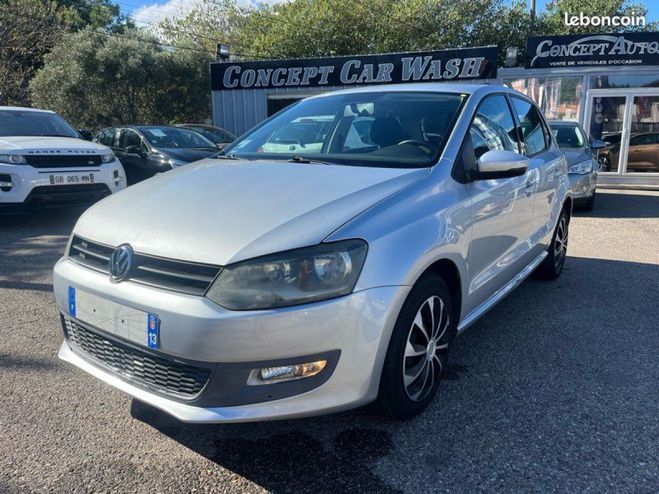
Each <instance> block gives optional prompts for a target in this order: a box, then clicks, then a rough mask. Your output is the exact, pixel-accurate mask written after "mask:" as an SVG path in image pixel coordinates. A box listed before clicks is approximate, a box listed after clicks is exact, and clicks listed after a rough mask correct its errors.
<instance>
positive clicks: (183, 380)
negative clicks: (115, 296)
mask: <svg viewBox="0 0 659 494" xmlns="http://www.w3.org/2000/svg"><path fill="white" fill-rule="evenodd" d="M62 321H63V326H64V335H65V336H66V339H67V341H68V342H69V343H71V344H72V346H73V347H74V348H75V349H78V350H79V351H81V352H83V353H84V354H85V355H87V356H88V357H91V358H92V359H93V360H95V361H96V362H98V363H100V364H102V366H103V367H105V368H107V369H108V370H111V371H112V372H115V373H117V374H119V375H121V376H122V377H124V378H126V379H128V380H131V381H135V382H136V383H138V384H142V385H144V386H146V387H149V388H153V389H155V390H157V391H161V392H164V393H168V394H174V395H178V396H181V397H184V398H193V397H195V396H196V395H198V394H199V393H200V392H201V390H202V389H204V386H206V383H207V382H208V379H209V378H210V373H211V369H210V368H207V367H198V366H194V365H189V364H184V363H182V362H178V361H174V360H170V359H168V358H163V357H160V356H157V355H155V354H153V353H149V352H146V351H143V350H140V349H138V348H135V347H133V346H131V345H128V344H124V343H121V342H119V341H118V340H115V339H114V338H108V337H106V336H103V335H102V334H101V333H100V332H97V331H96V330H92V329H90V328H89V327H87V326H86V325H84V324H83V323H81V322H79V321H75V320H73V319H71V318H69V317H65V316H62Z"/></svg>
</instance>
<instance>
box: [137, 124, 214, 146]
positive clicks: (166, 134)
mask: <svg viewBox="0 0 659 494" xmlns="http://www.w3.org/2000/svg"><path fill="white" fill-rule="evenodd" d="M139 130H141V131H142V134H144V137H145V138H146V140H147V141H149V144H151V146H153V147H154V148H156V149H171V148H179V149H185V148H214V147H215V144H213V143H212V142H211V141H209V140H208V139H206V138H205V137H204V136H202V135H201V134H199V133H198V132H195V131H194V130H188V129H181V128H178V127H142V128H140V129H139Z"/></svg>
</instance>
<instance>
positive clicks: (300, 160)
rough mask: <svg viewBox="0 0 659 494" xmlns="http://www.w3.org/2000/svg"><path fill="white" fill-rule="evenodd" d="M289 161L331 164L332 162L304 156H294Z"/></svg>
mask: <svg viewBox="0 0 659 494" xmlns="http://www.w3.org/2000/svg"><path fill="white" fill-rule="evenodd" d="M288 162H289V163H305V164H308V165H331V164H332V163H328V162H327V161H320V160H312V159H309V158H305V157H304V156H292V157H291V158H290V159H289V160H288Z"/></svg>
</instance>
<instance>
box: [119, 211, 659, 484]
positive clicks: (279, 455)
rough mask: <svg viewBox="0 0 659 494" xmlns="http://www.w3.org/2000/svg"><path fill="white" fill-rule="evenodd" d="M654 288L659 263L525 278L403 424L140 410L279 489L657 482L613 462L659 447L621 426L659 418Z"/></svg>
mask: <svg viewBox="0 0 659 494" xmlns="http://www.w3.org/2000/svg"><path fill="white" fill-rule="evenodd" d="M614 200H615V199H614ZM657 293H659V266H657V265H651V264H642V263H632V262H621V261H612V260H602V259H591V258H578V257H569V258H568V260H567V263H566V267H565V271H564V273H563V276H562V277H561V278H559V280H557V281H555V282H542V281H536V280H527V281H526V282H525V283H524V284H523V285H522V286H521V287H520V288H519V289H517V290H516V291H515V292H514V293H512V294H511V295H510V296H509V297H507V298H506V299H504V300H503V301H502V302H501V303H500V304H499V305H498V306H496V307H495V308H494V309H493V310H492V311H490V312H489V313H488V314H486V315H485V316H484V317H483V318H482V319H481V320H479V321H478V322H477V323H476V324H475V325H474V326H472V327H471V328H470V329H468V330H467V331H465V332H464V333H463V334H461V335H460V336H459V337H458V339H457V340H456V342H455V345H454V348H453V352H452V355H451V362H452V363H451V365H450V367H449V368H448V370H447V374H446V379H445V380H444V381H443V382H442V386H441V387H440V393H439V396H438V397H437V398H436V399H435V401H434V402H433V403H432V404H431V406H430V407H429V408H428V410H426V411H425V412H424V413H422V414H421V415H419V416H418V417H416V418H414V419H411V420H408V421H405V422H399V421H394V420H390V419H386V418H383V417H381V416H380V415H378V414H377V413H376V411H375V409H374V407H373V406H368V407H364V408H361V409H358V410H353V411H349V412H344V413H339V414H335V415H329V416H321V417H313V418H305V419H300V420H287V421H279V422H265V423H251V424H231V425H218V424H213V425H191V424H185V423H181V422H179V421H177V420H175V419H173V418H171V417H169V416H168V415H166V414H165V413H163V412H161V411H159V410H156V409H154V408H152V407H150V406H148V405H145V404H142V403H140V402H139V401H136V400H134V401H133V402H132V406H131V413H132V415H133V417H134V418H136V419H137V420H139V421H141V422H143V423H145V424H147V425H148V426H150V427H153V428H155V429H157V430H158V431H160V432H162V433H163V434H165V435H167V436H168V437H170V438H171V439H173V440H175V441H177V442H178V443H180V444H182V445H183V446H185V447H186V448H189V449H191V450H192V451H195V452H196V453H198V454H199V455H202V456H203V457H205V458H207V459H208V460H210V461H211V462H213V463H214V464H216V465H218V466H221V467H223V468H226V469H229V470H231V471H233V472H236V473H238V474H239V475H241V476H243V477H245V478H247V479H249V480H251V481H253V482H255V483H256V484H258V485H260V486H261V487H263V488H265V489H267V490H268V491H271V492H312V491H321V492H331V491H348V490H354V491H360V492H372V491H373V492H395V491H408V492H410V491H422V492H427V491H429V490H441V491H463V492H465V491H466V492H469V491H483V490H501V489H506V488H508V489H510V488H513V489H515V488H516V489H517V490H522V491H523V490H535V489H538V490H546V489H550V488H551V486H554V487H555V486H556V485H568V483H569V482H572V481H575V479H579V478H583V479H585V480H584V481H586V482H588V484H572V485H582V487H583V486H589V488H592V489H593V490H596V491H597V490H607V489H610V488H611V486H613V485H620V486H623V485H631V484H628V482H630V483H632V482H637V484H634V485H638V486H641V485H644V484H643V482H646V483H647V485H652V478H651V474H652V472H650V471H649V470H645V471H644V470H643V469H634V470H625V469H624V468H622V467H621V468H619V469H616V468H615V467H612V465H616V464H617V463H618V462H617V458H619V457H620V456H621V455H626V456H627V457H628V459H629V460H630V462H631V463H634V462H638V463H639V464H652V455H653V453H652V451H653V450H655V451H656V449H653V446H652V444H653V440H652V437H653V434H651V433H647V434H637V433H632V434H629V433H626V431H627V430H629V429H630V428H631V430H637V429H639V430H640V429H642V428H644V427H646V424H650V423H653V421H654V420H656V417H654V416H653V410H656V408H657V406H659V397H658V396H657V394H656V392H654V393H653V392H652V391H651V390H652V389H654V390H655V391H656V380H655V379H656V378H657V377H658V376H657V368H656V351H657V349H659V340H658V332H657V331H656V328H657V326H656V314H657V312H656V294H657ZM613 299H615V310H612V305H611V304H612V300H613ZM653 376H654V377H653ZM613 431H616V433H612V432H613ZM655 432H656V429H655ZM655 446H656V445H655ZM567 458H569V461H568V460H566V459H567ZM566 461H567V463H565V462H566ZM634 464H635V463H634ZM644 472H646V473H644ZM647 472H649V473H647ZM648 475H649V476H648ZM543 486H544V487H543ZM584 488H585V487H584Z"/></svg>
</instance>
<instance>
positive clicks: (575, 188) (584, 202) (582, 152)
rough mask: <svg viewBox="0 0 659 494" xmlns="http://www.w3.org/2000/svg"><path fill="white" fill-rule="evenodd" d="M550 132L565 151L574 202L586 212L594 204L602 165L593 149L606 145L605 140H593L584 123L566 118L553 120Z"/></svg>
mask: <svg viewBox="0 0 659 494" xmlns="http://www.w3.org/2000/svg"><path fill="white" fill-rule="evenodd" d="M549 125H550V127H551V132H552V134H553V135H554V139H556V143H557V144H558V146H559V147H560V148H561V151H563V153H564V154H565V157H566V158H567V164H568V176H569V178H570V187H571V188H572V193H573V198H574V205H575V206H580V207H581V208H583V209H585V210H586V211H592V210H593V207H594V206H595V194H596V190H597V172H598V169H599V164H598V162H597V159H596V158H595V156H594V155H593V151H596V150H598V149H603V148H605V147H606V142H604V141H600V140H597V139H593V140H592V141H591V142H590V143H589V142H588V139H587V138H586V133H585V132H584V130H583V128H582V127H581V125H579V124H578V123H577V122H570V121H566V120H550V121H549Z"/></svg>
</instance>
